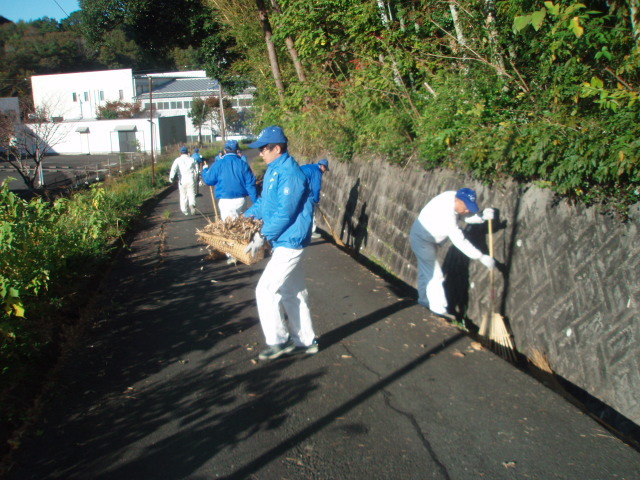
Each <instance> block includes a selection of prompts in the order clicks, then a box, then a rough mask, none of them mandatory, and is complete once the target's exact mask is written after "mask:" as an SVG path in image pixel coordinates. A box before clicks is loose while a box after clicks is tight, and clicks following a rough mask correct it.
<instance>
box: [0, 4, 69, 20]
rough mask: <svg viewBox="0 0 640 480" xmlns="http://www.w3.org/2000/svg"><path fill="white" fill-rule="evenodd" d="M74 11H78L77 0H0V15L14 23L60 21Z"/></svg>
mask: <svg viewBox="0 0 640 480" xmlns="http://www.w3.org/2000/svg"><path fill="white" fill-rule="evenodd" d="M76 10H80V6H79V4H78V0H0V15H2V16H3V17H5V18H7V19H9V20H12V21H14V22H17V21H19V20H24V21H25V22H28V21H30V20H36V19H37V18H42V17H49V18H55V19H56V20H61V19H63V18H67V17H68V16H69V15H70V14H71V13H72V12H75V11H76ZM65 12H66V13H65Z"/></svg>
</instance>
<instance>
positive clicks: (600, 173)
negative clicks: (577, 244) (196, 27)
mask: <svg viewBox="0 0 640 480" xmlns="http://www.w3.org/2000/svg"><path fill="white" fill-rule="evenodd" d="M236 3H237V2H236V1H234V2H231V1H230V0H218V1H217V2H216V5H217V6H218V8H221V9H223V11H224V14H225V15H224V18H225V20H224V21H225V22H226V23H227V25H228V27H229V34H231V35H233V36H234V37H235V39H236V43H237V45H238V46H239V48H241V49H242V52H243V54H244V55H245V60H244V61H243V62H241V63H240V64H238V67H239V69H241V70H242V71H243V72H247V73H248V74H249V75H250V76H251V79H252V81H253V82H254V84H255V85H256V86H257V87H258V95H259V97H258V102H257V104H258V109H257V112H258V118H259V120H260V122H261V124H262V125H269V124H274V123H278V124H281V125H283V126H284V127H285V129H286V131H287V134H288V136H289V138H290V140H291V141H292V143H293V145H292V150H294V151H296V152H299V153H302V154H303V155H309V156H316V155H317V156H319V155H326V154H327V153H328V154H330V155H333V157H334V158H335V159H336V160H345V161H348V160H349V159H350V158H351V157H352V156H353V155H356V154H363V153H365V154H369V153H371V154H374V155H380V156H384V157H387V158H388V159H389V161H390V162H397V163H400V164H403V163H406V162H412V163H420V164H421V165H423V166H424V167H425V168H427V169H430V168H434V167H441V166H446V167H451V168H455V169H464V170H466V171H468V172H470V173H472V174H473V175H474V176H476V177H477V178H478V179H481V180H482V181H484V182H487V183H491V182H498V181H500V180H501V179H502V178H504V177H511V178H515V179H517V180H519V181H523V182H529V181H533V182H538V183H539V184H541V185H544V186H547V187H549V188H553V189H554V190H555V191H556V192H558V193H559V194H562V195H565V196H568V197H571V198H573V199H575V200H576V201H583V202H586V203H591V202H602V203H606V204H608V205H609V206H610V207H612V208H614V209H616V210H618V211H620V212H621V213H624V212H625V209H626V208H627V207H628V206H629V205H631V204H634V203H636V202H638V201H639V200H640V191H639V190H638V185H640V164H639V162H640V140H639V139H640V105H639V104H638V102H637V100H638V96H639V95H640V47H639V43H640V40H639V39H640V28H639V27H638V25H640V18H637V16H638V14H637V12H634V11H633V10H630V8H629V4H628V3H625V2H604V1H599V0H593V1H585V2H582V3H579V2H577V1H574V0H559V1H549V2H531V1H523V0H504V1H499V2H495V1H492V0H489V1H486V2H471V1H464V0H463V1H458V2H396V1H394V2H388V1H383V2H360V1H356V0H341V1H339V2H338V1H336V0H318V1H314V2H313V3H312V4H310V3H309V2H307V1H305V0H286V1H285V0H282V1H280V2H279V3H280V6H281V12H277V11H275V10H272V11H270V12H269V15H270V20H271V23H272V25H273V31H274V39H275V42H276V46H277V48H278V58H279V62H280V68H281V71H282V77H283V78H284V83H285V89H284V94H283V95H279V94H278V92H277V91H276V89H275V87H274V83H273V78H270V77H269V76H267V75H265V72H266V71H268V67H267V64H268V59H267V58H266V56H265V55H264V54H263V53H262V52H263V51H264V39H263V38H259V37H258V36H257V35H256V34H255V32H257V31H260V27H259V25H258V24H257V21H256V24H255V25H254V26H253V27H252V28H247V17H246V14H245V15H243V16H240V15H239V14H235V13H234V12H235V11H236V10H237V9H235V10H234V7H233V5H234V4H236ZM241 3H243V4H245V5H246V8H247V9H250V8H251V5H250V4H251V3H252V2H249V1H248V0H241ZM634 16H635V18H634ZM255 19H257V12H256V16H255ZM287 38H290V39H293V40H294V41H295V46H296V48H297V51H298V54H299V57H300V58H301V59H302V63H303V65H304V67H305V69H306V76H307V81H306V82H303V81H301V80H300V79H299V78H298V77H297V75H296V73H295V71H294V69H293V68H292V65H291V57H290V55H289V52H288V50H287V49H286V48H285V47H284V45H285V40H286V39H287Z"/></svg>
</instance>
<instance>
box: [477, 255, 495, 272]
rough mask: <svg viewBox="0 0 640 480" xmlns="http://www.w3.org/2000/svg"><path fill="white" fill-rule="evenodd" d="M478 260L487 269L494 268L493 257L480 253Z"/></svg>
mask: <svg viewBox="0 0 640 480" xmlns="http://www.w3.org/2000/svg"><path fill="white" fill-rule="evenodd" d="M480 261H481V262H482V264H483V265H484V266H485V267H487V268H488V269H489V270H493V269H494V268H496V261H495V260H494V259H493V257H490V256H489V255H482V256H481V257H480Z"/></svg>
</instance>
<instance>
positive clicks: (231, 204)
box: [218, 197, 245, 220]
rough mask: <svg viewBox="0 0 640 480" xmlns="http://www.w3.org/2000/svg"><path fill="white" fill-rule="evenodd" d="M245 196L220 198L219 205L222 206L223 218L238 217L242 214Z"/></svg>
mask: <svg viewBox="0 0 640 480" xmlns="http://www.w3.org/2000/svg"><path fill="white" fill-rule="evenodd" d="M244 202H245V200H244V197H241V198H219V199H218V207H220V217H221V218H222V220H226V219H227V218H231V219H236V218H238V217H239V216H240V215H241V214H242V208H243V207H244Z"/></svg>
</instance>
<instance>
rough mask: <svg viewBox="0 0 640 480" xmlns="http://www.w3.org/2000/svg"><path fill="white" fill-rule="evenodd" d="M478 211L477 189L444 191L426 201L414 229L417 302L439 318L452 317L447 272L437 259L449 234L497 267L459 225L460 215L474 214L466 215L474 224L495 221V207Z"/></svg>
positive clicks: (473, 254)
mask: <svg viewBox="0 0 640 480" xmlns="http://www.w3.org/2000/svg"><path fill="white" fill-rule="evenodd" d="M479 210H480V209H479V208H478V204H477V203H476V192H475V191H474V190H472V189H470V188H461V189H460V190H458V191H457V192H456V191H448V192H444V193H441V194H440V195H438V196H436V197H434V198H433V199H432V200H431V201H430V202H429V203H427V205H426V206H425V207H424V208H423V209H422V211H421V212H420V215H418V218H417V219H416V221H415V222H414V224H413V227H412V228H411V235H410V237H409V238H410V241H411V249H412V250H413V253H415V255H416V257H417V258H418V303H419V304H420V305H423V306H425V307H427V308H429V310H431V312H433V313H434V314H436V315H438V316H440V317H444V318H447V319H453V316H452V315H450V314H449V313H448V312H447V299H446V297H445V292H444V286H443V282H444V275H443V274H442V268H441V267H440V264H439V262H438V258H437V246H438V244H439V243H442V242H443V241H444V240H445V239H446V238H447V237H448V238H449V239H450V240H451V242H452V243H453V244H454V245H455V246H456V247H457V248H458V249H459V250H460V251H461V252H462V253H464V254H465V255H466V256H467V257H469V258H471V259H474V260H480V261H481V262H482V264H483V265H484V266H486V267H487V268H488V269H489V270H491V269H493V268H495V260H494V259H493V258H491V257H490V256H489V255H485V254H483V253H482V252H481V251H480V250H478V249H477V248H476V247H474V246H473V245H472V244H471V242H469V240H467V239H466V238H465V236H464V234H463V233H462V230H460V228H459V227H458V223H457V220H458V215H468V214H469V213H471V214H473V215H472V216H468V217H466V218H465V221H466V222H467V223H472V224H473V223H482V222H484V221H485V220H493V217H494V210H493V209H492V208H486V209H485V210H484V211H483V212H482V215H479V214H478V212H479Z"/></svg>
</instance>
